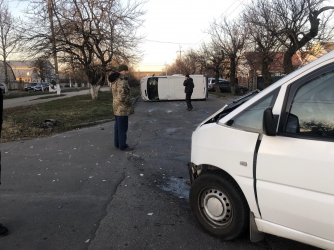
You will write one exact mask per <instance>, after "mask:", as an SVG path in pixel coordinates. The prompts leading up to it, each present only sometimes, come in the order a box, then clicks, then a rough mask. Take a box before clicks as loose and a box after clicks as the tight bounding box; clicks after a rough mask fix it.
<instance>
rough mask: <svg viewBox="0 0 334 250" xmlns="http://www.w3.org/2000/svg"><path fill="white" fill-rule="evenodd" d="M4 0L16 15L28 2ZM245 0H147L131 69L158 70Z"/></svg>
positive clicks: (202, 38) (193, 45)
mask: <svg viewBox="0 0 334 250" xmlns="http://www.w3.org/2000/svg"><path fill="white" fill-rule="evenodd" d="M8 1H9V2H10V8H11V10H12V11H13V14H14V15H20V13H21V12H22V11H23V10H24V8H25V7H26V6H27V4H28V2H29V1H24V2H22V1H20V2H19V1H18V0H8ZM121 1H127V0H121ZM130 1H135V0H130ZM144 1H145V0H144ZM249 1H250V0H148V1H147V2H146V3H145V4H144V5H143V6H142V9H143V10H146V14H145V15H144V16H142V19H144V20H145V22H144V24H143V25H142V26H141V27H140V28H139V30H138V34H140V35H143V36H145V39H144V40H143V42H142V43H141V45H140V46H139V49H140V51H142V53H143V57H142V61H141V62H140V63H139V64H138V65H136V66H135V70H136V71H162V69H163V68H164V67H165V65H166V64H172V63H173V62H174V61H175V59H176V58H177V56H178V55H180V54H181V56H182V53H184V52H186V51H187V50H189V49H191V48H192V49H198V48H199V47H200V45H201V44H202V42H204V41H208V40H209V39H210V36H209V35H208V34H207V31H208V29H209V27H210V24H211V23H212V22H213V21H214V19H217V18H219V17H220V16H221V15H222V14H225V15H227V16H228V18H229V19H230V18H232V19H233V17H236V16H237V14H238V13H239V11H240V10H241V9H242V7H243V5H244V4H246V3H248V2H249ZM21 16H22V15H21Z"/></svg>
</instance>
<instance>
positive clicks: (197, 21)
mask: <svg viewBox="0 0 334 250" xmlns="http://www.w3.org/2000/svg"><path fill="white" fill-rule="evenodd" d="M248 2H249V0H149V2H147V3H146V4H145V5H144V7H143V9H144V10H146V11H147V13H146V14H145V16H144V17H143V18H144V19H145V22H144V24H143V26H142V27H141V28H140V29H139V33H140V34H142V35H145V39H144V40H143V43H142V44H141V45H140V47H139V48H140V50H141V51H143V59H142V61H141V63H140V64H139V65H138V66H137V67H136V68H135V69H136V71H161V70H162V69H163V68H164V67H165V65H166V64H167V65H168V64H172V63H173V62H174V61H175V59H176V58H177V56H178V55H180V53H181V56H182V53H184V52H186V51H187V50H189V49H191V48H192V49H198V48H199V47H200V45H201V44H202V43H203V42H204V41H209V40H210V36H209V35H208V33H207V31H208V30H209V28H210V24H211V23H212V22H213V21H214V19H219V18H220V17H221V15H222V14H224V15H226V16H228V18H229V19H233V18H235V17H236V16H237V14H238V13H239V12H240V10H241V9H242V8H243V5H244V4H246V3H248Z"/></svg>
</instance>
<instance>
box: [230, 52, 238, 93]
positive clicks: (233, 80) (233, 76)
mask: <svg viewBox="0 0 334 250" xmlns="http://www.w3.org/2000/svg"><path fill="white" fill-rule="evenodd" d="M230 61H231V71H230V72H231V73H230V74H231V75H230V82H231V93H232V94H233V95H236V94H237V91H236V88H235V70H236V62H235V57H233V58H230Z"/></svg>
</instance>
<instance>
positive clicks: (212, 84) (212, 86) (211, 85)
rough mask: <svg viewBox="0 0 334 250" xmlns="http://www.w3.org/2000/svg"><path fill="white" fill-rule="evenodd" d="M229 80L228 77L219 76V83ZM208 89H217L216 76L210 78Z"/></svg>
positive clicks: (212, 90)
mask: <svg viewBox="0 0 334 250" xmlns="http://www.w3.org/2000/svg"><path fill="white" fill-rule="evenodd" d="M224 81H227V80H226V79H223V78H219V84H220V83H223V82H224ZM208 91H209V92H215V91H216V79H215V78H212V77H210V78H208Z"/></svg>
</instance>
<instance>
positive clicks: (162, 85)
mask: <svg viewBox="0 0 334 250" xmlns="http://www.w3.org/2000/svg"><path fill="white" fill-rule="evenodd" d="M190 77H191V78H192V79H193V80H194V85H195V87H194V91H193V94H192V96H191V99H192V100H206V98H207V97H208V80H207V77H206V76H205V75H190ZM184 80H185V76H183V75H172V76H149V77H144V78H142V79H141V81H140V90H141V98H142V99H143V100H144V101H166V100H185V98H186V94H185V93H184V86H183V82H184Z"/></svg>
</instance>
